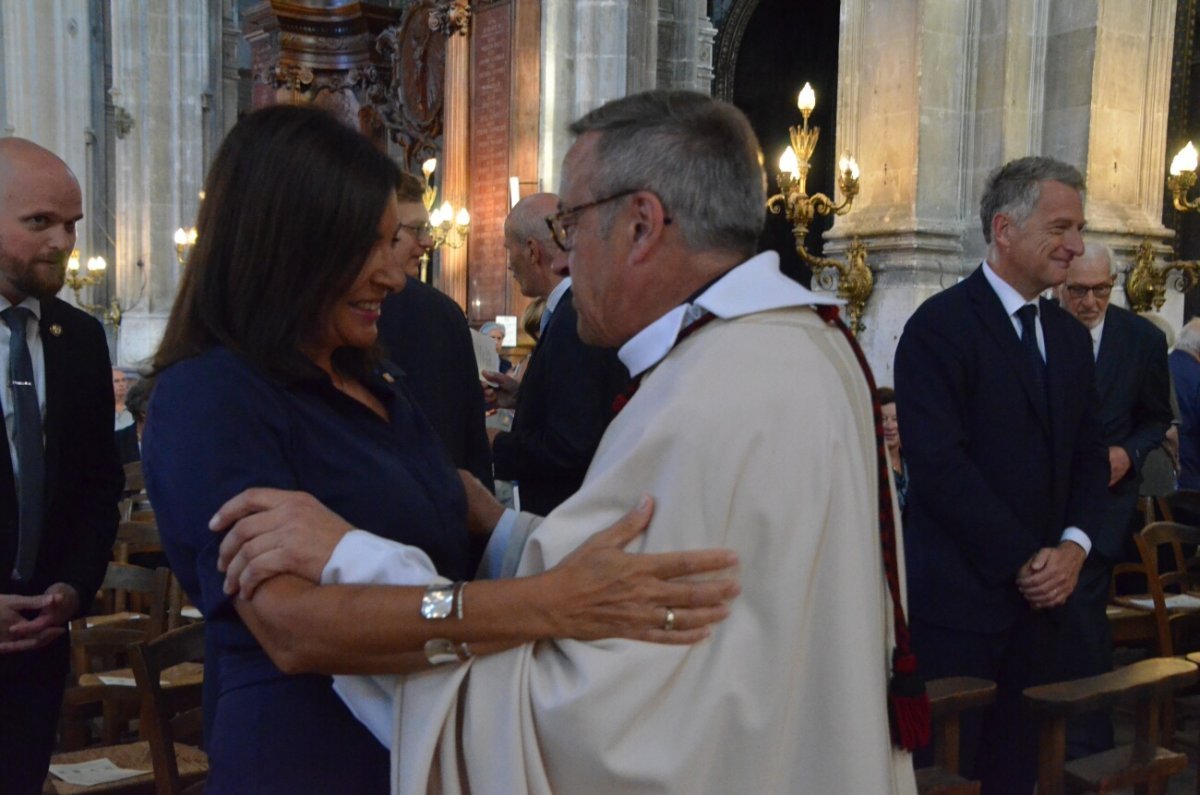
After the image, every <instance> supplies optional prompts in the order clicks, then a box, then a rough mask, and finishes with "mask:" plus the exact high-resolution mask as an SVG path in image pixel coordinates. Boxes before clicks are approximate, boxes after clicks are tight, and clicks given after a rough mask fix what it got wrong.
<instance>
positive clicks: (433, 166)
mask: <svg viewBox="0 0 1200 795" xmlns="http://www.w3.org/2000/svg"><path fill="white" fill-rule="evenodd" d="M435 171H437V158H436V157H431V158H429V159H428V160H426V161H425V162H424V163H422V164H421V173H422V174H424V175H425V181H426V182H428V181H429V178H430V177H432V176H433V172H435Z"/></svg>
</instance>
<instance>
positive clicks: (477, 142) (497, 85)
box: [467, 2, 512, 323]
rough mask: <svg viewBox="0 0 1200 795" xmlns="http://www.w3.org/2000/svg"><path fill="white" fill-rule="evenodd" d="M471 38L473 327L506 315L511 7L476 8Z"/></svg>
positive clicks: (470, 266)
mask: <svg viewBox="0 0 1200 795" xmlns="http://www.w3.org/2000/svg"><path fill="white" fill-rule="evenodd" d="M472 28H473V29H472V36H471V72H472V74H471V132H470V135H471V148H470V151H471V190H470V199H469V201H468V202H467V206H468V207H469V208H470V210H471V243H470V253H469V255H468V256H469V262H468V271H467V272H468V274H469V277H468V280H469V283H468V287H467V312H468V315H469V317H470V319H471V321H472V322H473V323H477V322H479V321H484V320H490V319H492V318H494V317H496V315H502V314H506V311H505V310H506V305H507V303H508V302H507V295H508V282H509V278H508V269H507V262H506V258H505V252H504V219H505V217H506V216H507V215H508V208H509V202H508V177H509V173H510V169H509V141H510V135H511V129H510V120H511V116H512V95H511V87H512V4H511V2H496V3H489V4H487V5H486V6H479V7H476V11H475V14H474V16H473V18H472Z"/></svg>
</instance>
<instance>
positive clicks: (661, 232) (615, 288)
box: [324, 92, 915, 795]
mask: <svg viewBox="0 0 1200 795" xmlns="http://www.w3.org/2000/svg"><path fill="white" fill-rule="evenodd" d="M572 132H573V133H575V134H576V135H577V136H579V137H578V139H577V140H576V142H575V144H574V146H573V147H572V149H571V151H570V152H569V153H568V155H567V158H566V161H565V163H564V167H563V190H562V194H561V202H560V207H563V208H565V209H563V210H562V211H561V212H560V213H559V214H558V215H556V216H554V217H552V219H551V220H552V226H553V228H554V231H555V235H556V238H557V239H558V241H559V243H560V245H561V246H562V247H563V248H564V250H569V256H568V258H567V261H568V264H569V268H570V272H571V275H572V277H573V278H574V289H575V306H576V310H577V311H578V313H579V316H580V333H581V336H582V337H583V339H584V340H585V341H587V342H590V343H593V344H606V345H610V346H614V347H617V346H619V347H620V356H621V359H622V361H623V362H624V363H625V364H626V365H627V366H628V367H629V370H630V374H631V376H633V378H634V379H640V386H639V388H638V389H637V391H636V393H634V394H633V395H632V397H631V399H630V400H629V402H628V403H627V405H625V406H624V408H623V409H622V410H621V411H620V413H619V414H618V416H617V417H616V419H615V420H614V421H613V422H612V424H611V425H610V426H609V428H608V431H607V433H606V434H605V436H604V439H603V441H602V443H601V445H600V448H599V450H598V451H597V453H596V456H595V458H594V460H593V462H592V465H591V468H590V469H589V471H588V474H587V478H586V480H585V482H584V484H583V486H582V488H581V489H580V490H579V492H578V493H576V494H575V495H574V496H573V497H572V498H570V499H569V500H568V501H567V502H565V503H564V504H563V505H562V506H561V507H560V508H559V509H557V510H555V511H554V512H553V513H552V514H551V515H550V516H548V517H546V518H545V520H544V521H542V522H541V523H540V524H536V523H535V526H534V528H533V529H532V532H531V533H530V534H529V535H528V538H527V540H526V542H525V545H524V549H523V553H522V554H521V555H520V557H519V567H518V570H517V572H516V574H517V575H518V576H520V575H527V574H533V573H536V572H540V571H543V570H545V569H546V568H548V567H551V566H553V565H554V564H555V563H557V562H558V561H560V560H561V559H562V558H563V557H565V556H566V555H568V554H569V553H570V552H571V551H573V550H574V549H575V548H576V547H578V546H579V545H580V544H581V543H582V542H584V541H585V540H586V539H587V538H588V537H589V536H590V535H591V534H592V533H593V532H594V531H595V530H596V529H597V528H600V527H605V526H607V525H609V524H611V523H613V522H614V521H615V520H617V519H618V518H619V517H620V516H621V515H622V513H623V512H624V510H625V509H626V508H627V507H628V506H629V505H630V504H631V502H633V501H634V500H635V499H636V497H637V495H638V494H641V493H649V494H650V495H652V496H653V497H654V498H655V501H656V505H657V508H656V512H655V515H654V518H653V521H652V522H651V524H650V527H649V529H648V531H647V532H646V533H645V534H644V535H643V536H641V537H640V538H639V539H638V540H637V541H635V542H634V546H633V547H632V548H631V549H632V550H633V551H644V552H660V551H672V550H682V549H693V548H698V547H729V548H732V549H734V550H736V551H737V553H738V555H739V559H740V570H739V572H738V576H739V579H740V582H741V585H742V594H741V596H740V597H739V598H737V599H736V600H734V602H733V603H732V605H731V609H732V614H731V615H730V617H729V618H728V619H727V620H726V621H724V622H722V623H720V624H717V625H716V626H715V627H714V628H713V634H712V637H711V638H709V639H708V640H706V641H704V642H701V643H699V644H696V645H692V646H665V645H657V644H651V643H643V642H637V641H627V640H605V641H597V642H577V641H571V640H560V641H544V642H540V643H537V644H533V645H525V646H521V647H518V648H515V649H512V650H509V651H507V652H503V653H499V654H495V655H491V656H486V657H477V658H474V659H471V660H469V661H468V662H466V663H462V664H454V665H445V666H439V667H437V668H434V669H432V670H430V671H427V672H423V673H419V674H414V675H409V676H406V677H393V678H388V677H370V678H367V677H339V681H338V684H337V687H338V689H339V692H340V693H341V694H342V695H343V698H345V699H346V700H347V702H348V703H349V704H350V705H351V708H352V709H354V711H355V713H356V714H357V715H358V716H359V717H360V719H361V720H363V721H364V722H365V723H367V724H368V725H369V726H370V727H371V728H372V730H373V731H374V732H375V733H376V735H377V736H378V737H379V738H380V739H381V741H383V742H385V743H386V744H389V745H390V746H391V748H392V753H393V774H394V777H395V781H394V791H395V792H396V793H400V794H401V795H409V794H410V793H411V794H415V793H435V792H445V793H466V792H471V793H496V794H497V795H509V794H511V793H539V794H540V793H651V792H653V793H679V794H680V795H685V794H686V795H694V794H695V793H714V795H715V794H716V793H740V792H756V793H759V792H761V793H785V792H792V793H814V794H816V795H833V794H836V793H847V794H848V795H886V794H887V793H910V792H915V783H914V780H913V772H912V764H911V759H910V757H909V756H908V755H907V754H906V753H903V752H900V751H897V750H895V749H894V748H893V745H892V742H891V739H890V737H889V728H888V712H887V702H888V694H887V688H888V676H889V663H890V659H889V655H890V652H891V649H892V646H893V642H892V637H893V636H892V627H891V615H892V611H891V603H890V600H889V595H888V588H887V584H886V582H885V578H884V564H883V559H882V553H881V544H880V527H879V523H880V522H879V512H878V491H877V489H878V481H877V477H878V473H879V468H878V459H877V449H876V438H875V429H874V420H873V416H872V409H871V395H870V393H869V390H868V386H867V382H866V380H865V378H864V375H863V373H862V371H861V369H860V366H859V364H858V363H857V361H856V359H855V355H854V353H853V352H852V349H851V347H850V345H849V344H848V342H847V341H846V339H845V338H844V337H843V335H842V333H841V332H840V331H839V330H838V329H837V328H836V327H834V326H832V325H830V324H827V323H826V322H825V321H824V320H822V318H821V317H819V316H818V315H817V313H816V312H815V311H814V310H813V309H812V307H813V306H814V305H819V304H830V303H835V302H834V301H833V300H832V299H830V298H829V297H828V296H820V295H816V294H813V293H811V292H809V291H808V290H806V289H805V288H803V287H802V286H800V285H799V284H797V283H796V282H794V281H792V280H791V279H789V278H787V277H785V276H783V275H782V274H781V273H780V272H779V268H778V258H777V256H776V255H775V254H773V253H765V254H760V255H758V256H754V257H750V254H752V253H753V250H754V246H755V241H756V239H757V236H758V233H759V231H760V229H761V224H762V208H763V199H764V195H763V194H764V190H763V188H764V179H763V172H762V168H761V166H760V165H759V159H758V144H757V141H756V140H755V138H754V134H753V132H752V131H751V130H750V127H749V124H748V123H747V122H746V120H745V118H744V116H742V114H741V113H740V112H739V111H737V110H735V109H734V108H732V106H729V105H726V104H724V103H720V102H716V101H714V100H711V99H709V98H707V97H703V96H701V95H697V94H690V93H685V92H650V93H648V94H642V95H635V96H632V97H627V98H625V99H622V100H617V101H615V102H613V103H609V104H608V105H606V106H604V107H602V108H600V109H599V110H597V111H594V112H593V113H591V114H589V115H588V116H585V117H584V118H583V119H581V120H580V121H579V122H577V123H576V124H575V125H574V126H573V127H572ZM685 155H686V158H687V160H686V162H682V161H680V159H679V158H680V157H684V156H685ZM748 257H749V259H748V260H747V258H748ZM525 524H526V525H528V524H529V523H525ZM356 535H360V534H351V535H350V536H347V537H346V538H345V539H344V540H343V541H342V543H341V544H339V545H338V547H337V549H336V550H335V551H334V553H333V557H332V558H331V560H330V562H329V565H328V567H327V568H326V572H325V577H324V581H327V582H329V581H338V582H347V581H362V582H370V581H386V580H387V576H388V575H387V568H388V567H387V562H386V557H387V556H386V555H382V556H381V555H379V554H377V551H374V550H373V551H372V552H371V553H370V554H369V555H368V556H367V557H366V558H364V557H362V556H361V555H356V552H355V545H354V537H355V536H356ZM520 535H521V534H520V533H519V532H518V533H516V536H517V537H519V536H520ZM513 543H514V544H516V545H517V546H516V547H515V548H516V549H519V548H520V547H519V541H514V542H513ZM511 559H512V560H516V559H517V558H516V556H515V555H512V556H511ZM901 570H903V569H902V567H901ZM466 601H467V609H468V610H469V609H470V608H469V604H470V592H469V590H468V591H467V595H466ZM669 608H670V606H665V608H664V627H665V628H666V629H670V628H671V626H672V623H673V621H674V612H673V611H671V610H670V609H669Z"/></svg>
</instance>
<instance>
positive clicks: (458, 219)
mask: <svg viewBox="0 0 1200 795" xmlns="http://www.w3.org/2000/svg"><path fill="white" fill-rule="evenodd" d="M454 225H455V226H458V227H462V228H464V229H465V228H466V227H468V226H470V225H471V214H470V213H469V212H467V208H466V207H464V208H462V209H461V210H459V211H458V215H456V216H454Z"/></svg>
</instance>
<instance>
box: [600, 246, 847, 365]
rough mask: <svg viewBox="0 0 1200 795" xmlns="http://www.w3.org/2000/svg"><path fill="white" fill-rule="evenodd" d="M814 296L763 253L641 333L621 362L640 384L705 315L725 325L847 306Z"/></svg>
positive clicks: (824, 296) (626, 348)
mask: <svg viewBox="0 0 1200 795" xmlns="http://www.w3.org/2000/svg"><path fill="white" fill-rule="evenodd" d="M844 303H845V301H842V300H841V299H839V298H836V297H834V296H832V295H828V294H821V293H814V292H812V291H811V290H809V289H807V288H806V287H804V285H802V284H800V283H799V282H797V281H795V280H793V279H790V278H788V277H787V276H784V275H783V274H782V273H780V271H779V255H778V254H776V253H775V252H774V251H764V252H763V253H761V254H758V255H756V256H754V257H751V258H750V259H748V260H746V261H745V262H743V263H742V264H741V265H737V266H735V267H734V268H732V269H730V270H729V271H728V272H726V274H725V275H724V276H722V277H721V278H720V279H719V280H718V281H717V282H716V283H715V284H713V285H712V286H710V287H709V288H708V289H707V290H705V291H704V292H703V293H701V294H700V296H699V297H697V298H696V300H695V301H694V302H692V303H690V304H681V305H679V306H677V307H675V308H674V309H672V310H671V311H670V312H667V313H666V314H665V315H663V316H662V317H660V318H659V319H658V320H655V321H654V322H653V323H651V324H650V325H648V326H646V327H645V328H643V329H642V330H641V331H639V332H638V333H637V334H635V335H633V337H632V338H631V339H630V340H629V341H628V342H626V343H625V344H624V345H622V346H621V349H620V350H619V351H617V356H618V357H620V359H621V361H622V362H623V363H624V364H625V366H626V367H627V368H629V375H630V376H632V377H634V378H636V377H637V376H639V375H641V374H642V373H644V372H645V371H647V370H649V369H650V368H651V367H653V366H654V365H656V364H658V363H659V362H660V361H662V360H663V359H664V358H665V357H666V355H667V354H668V353H670V352H671V348H673V347H674V346H675V340H676V339H677V338H678V336H679V332H680V330H681V329H683V327H684V326H685V325H688V324H690V323H691V322H692V321H693V320H694V319H695V318H696V317H697V316H699V315H700V314H702V313H703V312H704V311H705V310H707V311H708V312H711V313H712V314H714V315H716V316H717V317H719V318H721V319H723V320H729V319H732V318H736V317H741V316H743V315H749V314H753V313H755V312H766V311H768V310H771V309H783V308H785V307H790V306H829V305H834V306H836V305H840V304H844Z"/></svg>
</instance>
